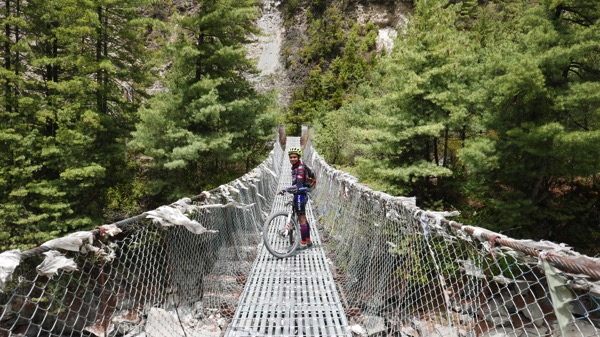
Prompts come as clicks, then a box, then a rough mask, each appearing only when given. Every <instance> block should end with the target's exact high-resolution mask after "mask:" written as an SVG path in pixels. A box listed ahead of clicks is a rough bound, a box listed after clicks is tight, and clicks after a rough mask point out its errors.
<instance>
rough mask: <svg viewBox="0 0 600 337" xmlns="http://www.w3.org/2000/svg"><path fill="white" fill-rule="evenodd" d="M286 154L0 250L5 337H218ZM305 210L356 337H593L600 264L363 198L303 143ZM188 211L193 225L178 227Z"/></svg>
mask: <svg viewBox="0 0 600 337" xmlns="http://www.w3.org/2000/svg"><path fill="white" fill-rule="evenodd" d="M283 157H284V153H283V150H282V147H281V146H280V145H279V143H276V144H275V148H274V150H273V152H272V153H271V154H270V156H269V158H268V159H267V160H265V162H263V163H262V164H261V165H260V166H258V167H257V168H256V169H254V170H253V171H251V172H249V173H248V174H246V175H245V176H243V177H241V178H240V179H237V180H235V181H233V182H231V183H229V184H226V185H223V186H221V187H219V188H218V189H215V190H212V191H210V192H209V193H203V194H201V195H199V196H197V197H194V198H191V199H189V200H187V199H182V200H179V201H177V202H176V203H174V204H172V205H170V206H163V207H160V208H158V209H156V210H154V211H149V212H146V213H144V214H141V215H139V216H137V217H134V218H130V219H127V220H124V221H121V222H118V223H115V224H111V225H105V226H101V227H99V228H96V229H94V230H93V231H90V232H78V233H74V234H72V235H70V236H68V237H65V238H61V239H58V240H52V241H51V242H47V243H46V244H44V245H42V246H41V247H38V248H36V249H32V250H30V251H25V252H20V251H8V252H4V253H2V254H0V289H2V292H1V293H0V337H4V336H82V335H85V336H131V337H133V336H157V337H158V336H161V337H166V336H221V335H223V334H224V331H226V327H227V324H228V323H229V320H230V318H231V317H232V316H233V314H234V312H235V307H236V305H237V304H238V299H239V297H240V295H241V292H242V290H243V288H244V284H245V283H246V279H247V278H248V276H249V273H250V271H251V266H252V264H253V261H254V258H255V256H256V253H257V249H258V248H259V247H260V240H261V238H260V228H259V226H260V225H261V224H262V222H263V221H264V219H265V218H266V216H267V213H268V211H269V208H270V207H271V204H272V201H273V200H272V198H273V196H274V192H275V190H276V188H277V182H278V180H279V179H278V177H279V175H281V174H288V172H280V171H279V170H280V168H281V165H280V163H281V161H282V160H284V159H283ZM304 158H305V161H306V162H308V163H309V164H311V166H312V167H313V168H314V169H315V171H316V172H317V175H318V185H317V187H316V189H315V191H313V192H312V199H311V200H312V207H313V212H314V214H315V217H316V218H318V220H317V223H316V224H314V225H313V228H315V229H316V228H318V229H319V230H320V231H321V241H322V242H323V245H324V246H325V247H326V249H327V251H328V256H329V259H330V260H331V263H332V264H331V269H332V270H333V272H334V278H335V280H336V284H337V288H338V291H339V293H340V297H341V299H342V302H343V305H344V308H345V311H346V315H347V318H348V321H349V322H350V323H351V328H352V332H353V333H354V334H355V335H357V336H358V335H360V336H413V337H417V336H419V337H423V336H465V337H471V336H489V337H491V336H496V337H503V336H506V337H508V336H515V337H516V336H600V329H599V326H600V284H599V283H598V281H599V280H600V262H599V261H598V259H595V258H591V257H587V256H584V255H581V254H578V253H577V252H574V251H573V250H572V249H570V248H569V247H565V246H564V245H561V244H555V243H552V242H545V241H539V242H536V241H531V240H514V239H511V238H509V237H506V236H504V235H500V234H497V233H494V232H491V231H488V230H485V229H482V228H478V227H471V226H465V225H462V224H459V223H457V222H453V221H449V220H447V219H446V218H449V217H451V215H453V214H452V213H444V212H429V211H424V210H421V209H419V208H418V207H416V205H415V200H414V199H412V198H401V197H392V196H389V195H387V194H385V193H381V192H376V191H372V190H370V189H369V188H367V187H365V186H363V185H361V184H360V183H358V182H357V181H356V179H355V178H353V177H351V176H350V175H347V174H345V173H343V172H341V171H338V170H335V169H333V168H332V167H330V166H329V165H328V164H327V163H326V162H325V161H324V160H323V159H322V158H320V157H319V155H318V154H317V153H316V152H315V151H314V149H313V148H312V147H311V145H310V142H309V144H308V145H307V146H306V148H305V155H304ZM184 214H187V216H183V215H184Z"/></svg>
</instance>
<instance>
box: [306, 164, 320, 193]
mask: <svg viewBox="0 0 600 337" xmlns="http://www.w3.org/2000/svg"><path fill="white" fill-rule="evenodd" d="M304 172H305V173H306V174H305V175H304V187H306V188H308V190H309V191H312V190H314V189H315V187H316V186H317V175H316V174H315V171H314V170H313V168H312V167H310V166H308V165H306V164H304Z"/></svg>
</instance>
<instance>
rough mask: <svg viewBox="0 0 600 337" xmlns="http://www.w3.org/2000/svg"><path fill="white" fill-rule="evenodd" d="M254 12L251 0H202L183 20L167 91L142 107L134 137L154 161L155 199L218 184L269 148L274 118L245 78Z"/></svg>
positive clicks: (136, 144)
mask: <svg viewBox="0 0 600 337" xmlns="http://www.w3.org/2000/svg"><path fill="white" fill-rule="evenodd" d="M256 9H257V8H256V7H254V2H253V1H247V0H245V1H237V0H227V1H201V2H200V3H199V4H198V8H197V10H195V11H192V12H195V14H193V15H191V16H183V17H181V18H180V20H179V21H178V23H179V25H180V27H181V31H179V32H178V34H179V40H178V41H177V42H176V43H175V44H174V45H173V46H171V48H170V49H169V50H170V52H171V54H172V55H174V57H175V61H174V64H173V67H172V73H171V74H170V75H169V78H168V82H167V83H168V84H167V86H168V89H169V90H168V91H167V92H165V93H162V94H160V95H158V96H157V97H156V98H154V99H152V100H151V101H150V102H149V104H148V105H147V107H146V108H144V109H143V110H141V112H140V117H141V121H140V123H139V124H138V125H137V130H136V131H135V132H134V141H133V142H132V146H133V147H134V148H136V149H138V150H139V151H141V152H142V153H143V154H145V155H147V156H150V157H151V158H152V159H153V164H152V168H153V170H152V173H151V174H150V175H151V177H149V178H148V179H149V182H148V186H149V190H148V193H149V194H151V195H155V196H156V200H162V201H164V200H172V199H173V198H178V197H181V196H182V195H192V194H194V193H199V192H200V191H202V190H203V189H208V188H212V187H215V186H218V185H220V184H221V183H223V182H225V181H228V180H231V179H232V178H233V177H235V176H239V174H240V173H242V172H245V171H246V170H248V169H249V168H250V167H251V166H253V165H255V164H256V163H257V162H258V160H259V158H260V157H259V154H261V153H264V152H266V151H265V149H266V148H265V146H266V144H267V139H271V138H272V137H273V135H272V134H271V133H272V130H274V129H273V127H274V120H273V118H272V117H271V115H270V114H269V113H268V111H267V107H268V102H269V100H268V99H267V97H266V96H261V95H259V94H258V93H257V92H256V90H255V89H254V88H253V86H252V83H250V82H249V81H248V80H247V75H248V74H250V73H251V72H252V71H253V66H252V63H251V61H250V60H249V59H248V58H247V57H246V51H245V49H244V43H246V42H248V36H249V35H250V33H256V32H257V31H256V28H255V27H254V25H253V20H254V19H255V17H256V14H257V11H256ZM240 164H241V165H240ZM153 177H154V178H153ZM181 177H187V179H186V184H185V185H182V184H181Z"/></svg>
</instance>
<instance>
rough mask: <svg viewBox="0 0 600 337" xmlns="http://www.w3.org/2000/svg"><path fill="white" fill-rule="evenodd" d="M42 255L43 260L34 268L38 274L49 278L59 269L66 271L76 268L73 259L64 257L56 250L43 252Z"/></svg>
mask: <svg viewBox="0 0 600 337" xmlns="http://www.w3.org/2000/svg"><path fill="white" fill-rule="evenodd" d="M44 255H46V258H45V259H44V261H43V262H42V263H40V265H39V266H37V267H36V268H35V269H36V270H37V272H38V274H40V275H43V276H47V277H50V278H51V277H52V276H54V275H56V273H58V270H59V269H63V270H66V271H73V270H77V264H76V263H75V261H73V260H72V259H69V258H67V257H65V256H64V255H63V254H61V253H60V252H58V251H56V250H50V251H47V252H45V253H44Z"/></svg>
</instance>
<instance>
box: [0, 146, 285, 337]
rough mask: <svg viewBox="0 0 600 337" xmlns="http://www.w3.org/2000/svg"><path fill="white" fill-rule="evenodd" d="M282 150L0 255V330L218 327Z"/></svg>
mask: <svg viewBox="0 0 600 337" xmlns="http://www.w3.org/2000/svg"><path fill="white" fill-rule="evenodd" d="M282 154H283V150H282V148H281V146H280V145H279V144H278V143H277V144H275V147H274V150H273V151H272V152H271V154H270V156H269V157H268V158H267V159H266V160H265V161H264V162H263V163H262V164H261V165H259V166H258V167H257V168H256V169H254V170H253V171H251V172H249V173H248V174H246V175H244V176H243V177H241V178H239V179H237V180H235V181H233V182H231V183H229V184H227V185H223V186H220V187H219V188H217V189H215V190H212V191H210V192H208V193H207V192H204V193H202V194H201V195H199V196H197V197H194V198H190V199H185V198H184V199H181V200H179V201H177V202H176V203H174V204H172V205H169V206H162V207H159V208H158V209H156V210H154V211H149V212H146V213H144V214H141V215H139V216H136V217H133V218H130V219H127V220H124V221H121V222H118V223H116V224H112V225H105V226H101V227H98V228H96V229H94V230H93V231H90V232H78V233H74V234H72V235H69V236H68V237H65V238H61V239H57V240H52V241H49V242H47V243H45V244H44V245H42V246H40V247H38V248H35V249H32V250H29V251H24V252H20V251H18V250H12V251H7V252H4V253H2V254H0V287H1V288H0V289H1V290H2V292H0V309H1V310H0V312H1V313H0V337H4V336H161V337H164V336H219V335H221V334H222V331H224V329H225V328H226V326H227V323H228V320H229V319H230V318H231V316H232V315H233V312H234V309H235V306H236V304H237V299H238V297H239V296H240V294H241V291H242V289H243V285H244V283H245V280H246V278H247V276H248V273H249V272H250V269H251V268H250V267H251V266H252V263H253V261H254V258H255V256H256V252H257V249H258V247H259V245H258V244H259V243H260V240H261V238H260V228H259V227H260V224H262V222H263V221H264V219H265V218H266V215H267V212H268V211H269V209H270V207H271V203H272V198H273V196H274V195H275V189H276V187H277V183H278V177H279V174H280V172H279V170H280V166H281V165H280V163H281V160H282Z"/></svg>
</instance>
